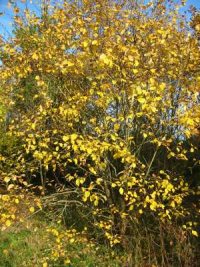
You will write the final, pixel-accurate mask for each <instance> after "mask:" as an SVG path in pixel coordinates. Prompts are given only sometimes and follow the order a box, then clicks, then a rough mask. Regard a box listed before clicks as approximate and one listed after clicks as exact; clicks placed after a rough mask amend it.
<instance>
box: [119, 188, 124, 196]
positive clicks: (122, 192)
mask: <svg viewBox="0 0 200 267" xmlns="http://www.w3.org/2000/svg"><path fill="white" fill-rule="evenodd" d="M119 193H120V195H123V194H124V189H123V188H122V187H120V189H119Z"/></svg>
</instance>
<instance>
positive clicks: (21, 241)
mask: <svg viewBox="0 0 200 267" xmlns="http://www.w3.org/2000/svg"><path fill="white" fill-rule="evenodd" d="M36 224H37V226H35V225H31V227H29V229H28V228H25V227H24V228H21V229H10V230H9V231H7V232H0V267H39V266H42V262H44V261H45V260H44V259H45V257H47V258H49V259H50V260H48V266H52V267H65V266H66V267H98V266H99V267H120V266H122V263H121V260H120V257H117V256H116V255H114V254H113V253H112V252H111V250H110V249H108V248H107V247H106V246H94V247H93V248H89V247H88V246H87V243H84V242H81V243H76V242H75V243H73V244H71V243H66V245H65V247H64V249H65V251H67V255H69V256H70V260H71V263H70V264H64V263H63V259H62V258H61V259H56V260H55V261H54V260H51V258H50V254H51V248H52V247H53V246H54V245H55V239H54V238H52V237H50V236H48V235H47V234H45V230H44V228H43V226H44V225H43V224H42V223H41V225H40V222H39V221H38V222H36Z"/></svg>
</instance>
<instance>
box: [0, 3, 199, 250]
mask: <svg viewBox="0 0 200 267" xmlns="http://www.w3.org/2000/svg"><path fill="white" fill-rule="evenodd" d="M171 2H172V1H162V0H160V1H150V2H149V3H148V4H146V5H145V4H142V3H139V2H138V3H137V4H136V3H135V2H134V1H109V0H99V1H90V0H85V1H63V2H60V3H59V4H57V5H53V6H50V5H46V6H45V7H43V15H42V16H38V14H34V12H33V11H31V10H28V9H25V10H24V11H23V10H21V11H20V10H19V9H18V8H17V7H14V12H15V16H14V25H15V31H14V35H13V37H12V38H11V39H9V40H6V41H4V40H3V39H2V40H1V60H2V65H1V68H0V75H1V81H0V88H1V91H0V94H1V102H2V107H4V109H3V108H2V110H5V109H6V112H7V113H8V114H9V116H8V117H9V118H8V121H9V129H8V130H7V133H6V134H7V136H8V138H10V139H11V140H13V139H14V141H13V142H14V144H15V145H16V144H17V150H16V149H15V150H14V152H13V153H12V154H10V155H9V156H8V155H6V153H3V152H2V155H0V165H1V168H0V175H1V179H2V181H4V182H5V183H6V184H7V186H9V185H10V184H11V185H12V186H14V187H18V186H19V185H18V181H19V182H20V184H22V183H25V184H28V183H29V181H31V182H32V183H34V180H40V181H41V184H42V187H43V189H45V185H46V183H47V182H48V177H49V176H51V178H52V177H56V176H59V177H62V179H63V180H65V184H67V186H68V187H70V188H71V189H73V190H74V192H76V198H77V199H78V200H79V201H82V202H83V203H84V205H85V206H88V207H90V210H91V211H92V216H94V217H95V227H98V228H99V229H101V230H102V231H103V232H104V234H105V237H106V238H107V239H108V240H109V241H110V243H111V245H114V244H116V243H120V242H121V239H122V237H123V236H124V235H125V234H126V233H127V232H128V231H129V230H128V229H130V227H131V223H132V221H139V220H140V219H141V218H146V217H148V216H151V215H153V216H155V217H157V218H159V219H160V220H162V221H163V222H165V221H173V220H177V219H183V221H184V218H186V217H188V216H189V215H190V209H188V208H187V205H184V203H185V199H186V198H187V197H188V196H190V195H191V194H193V193H194V192H192V190H191V189H189V186H188V184H187V183H186V181H185V177H184V173H183V172H182V171H181V168H180V166H181V165H184V164H187V161H188V154H189V153H190V154H193V153H194V152H195V151H197V147H195V145H189V146H185V141H186V140H188V139H190V138H191V137H192V136H194V135H197V134H198V131H197V128H198V125H199V123H200V106H199V98H198V97H199V88H200V73H199V65H200V51H199V41H198V38H197V37H198V34H195V32H194V30H192V29H191V27H190V25H189V24H188V22H187V21H186V19H185V18H184V17H183V16H182V15H180V12H179V7H180V6H178V5H176V4H173V3H171ZM197 26H198V25H196V26H195V27H196V28H195V29H196V31H198V30H199V28H198V27H197ZM1 114H5V112H2V113H1ZM1 116H2V121H3V120H4V117H5V116H4V117H3V115H1ZM14 147H15V146H13V148H12V149H14ZM194 160H195V158H194ZM197 163H198V162H197ZM22 181H23V182H22ZM20 186H21V185H20ZM196 212H197V213H198V212H199V211H198V209H197V208H196ZM194 220H195V219H194ZM195 225H196V223H195V221H193V222H186V223H185V224H184V228H186V229H190V231H191V232H192V233H193V235H198V234H197V231H196V229H195Z"/></svg>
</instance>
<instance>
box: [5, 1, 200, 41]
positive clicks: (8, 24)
mask: <svg viewBox="0 0 200 267" xmlns="http://www.w3.org/2000/svg"><path fill="white" fill-rule="evenodd" d="M8 1H9V0H0V13H1V12H3V13H4V15H3V16H0V34H2V35H4V36H6V37H7V36H9V35H11V33H12V26H11V21H12V10H11V8H8V6H7V5H8ZM16 2H17V3H18V4H19V5H20V2H21V1H20V0H19V1H16ZM26 2H28V7H29V8H31V9H33V10H35V9H37V3H38V2H39V3H41V2H42V1H40V0H32V1H30V0H29V1H26ZM30 2H32V4H30ZM190 5H194V6H195V7H196V8H198V9H200V0H188V1H187V4H186V6H185V7H184V9H183V11H184V10H187V9H188V8H189V6H190Z"/></svg>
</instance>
